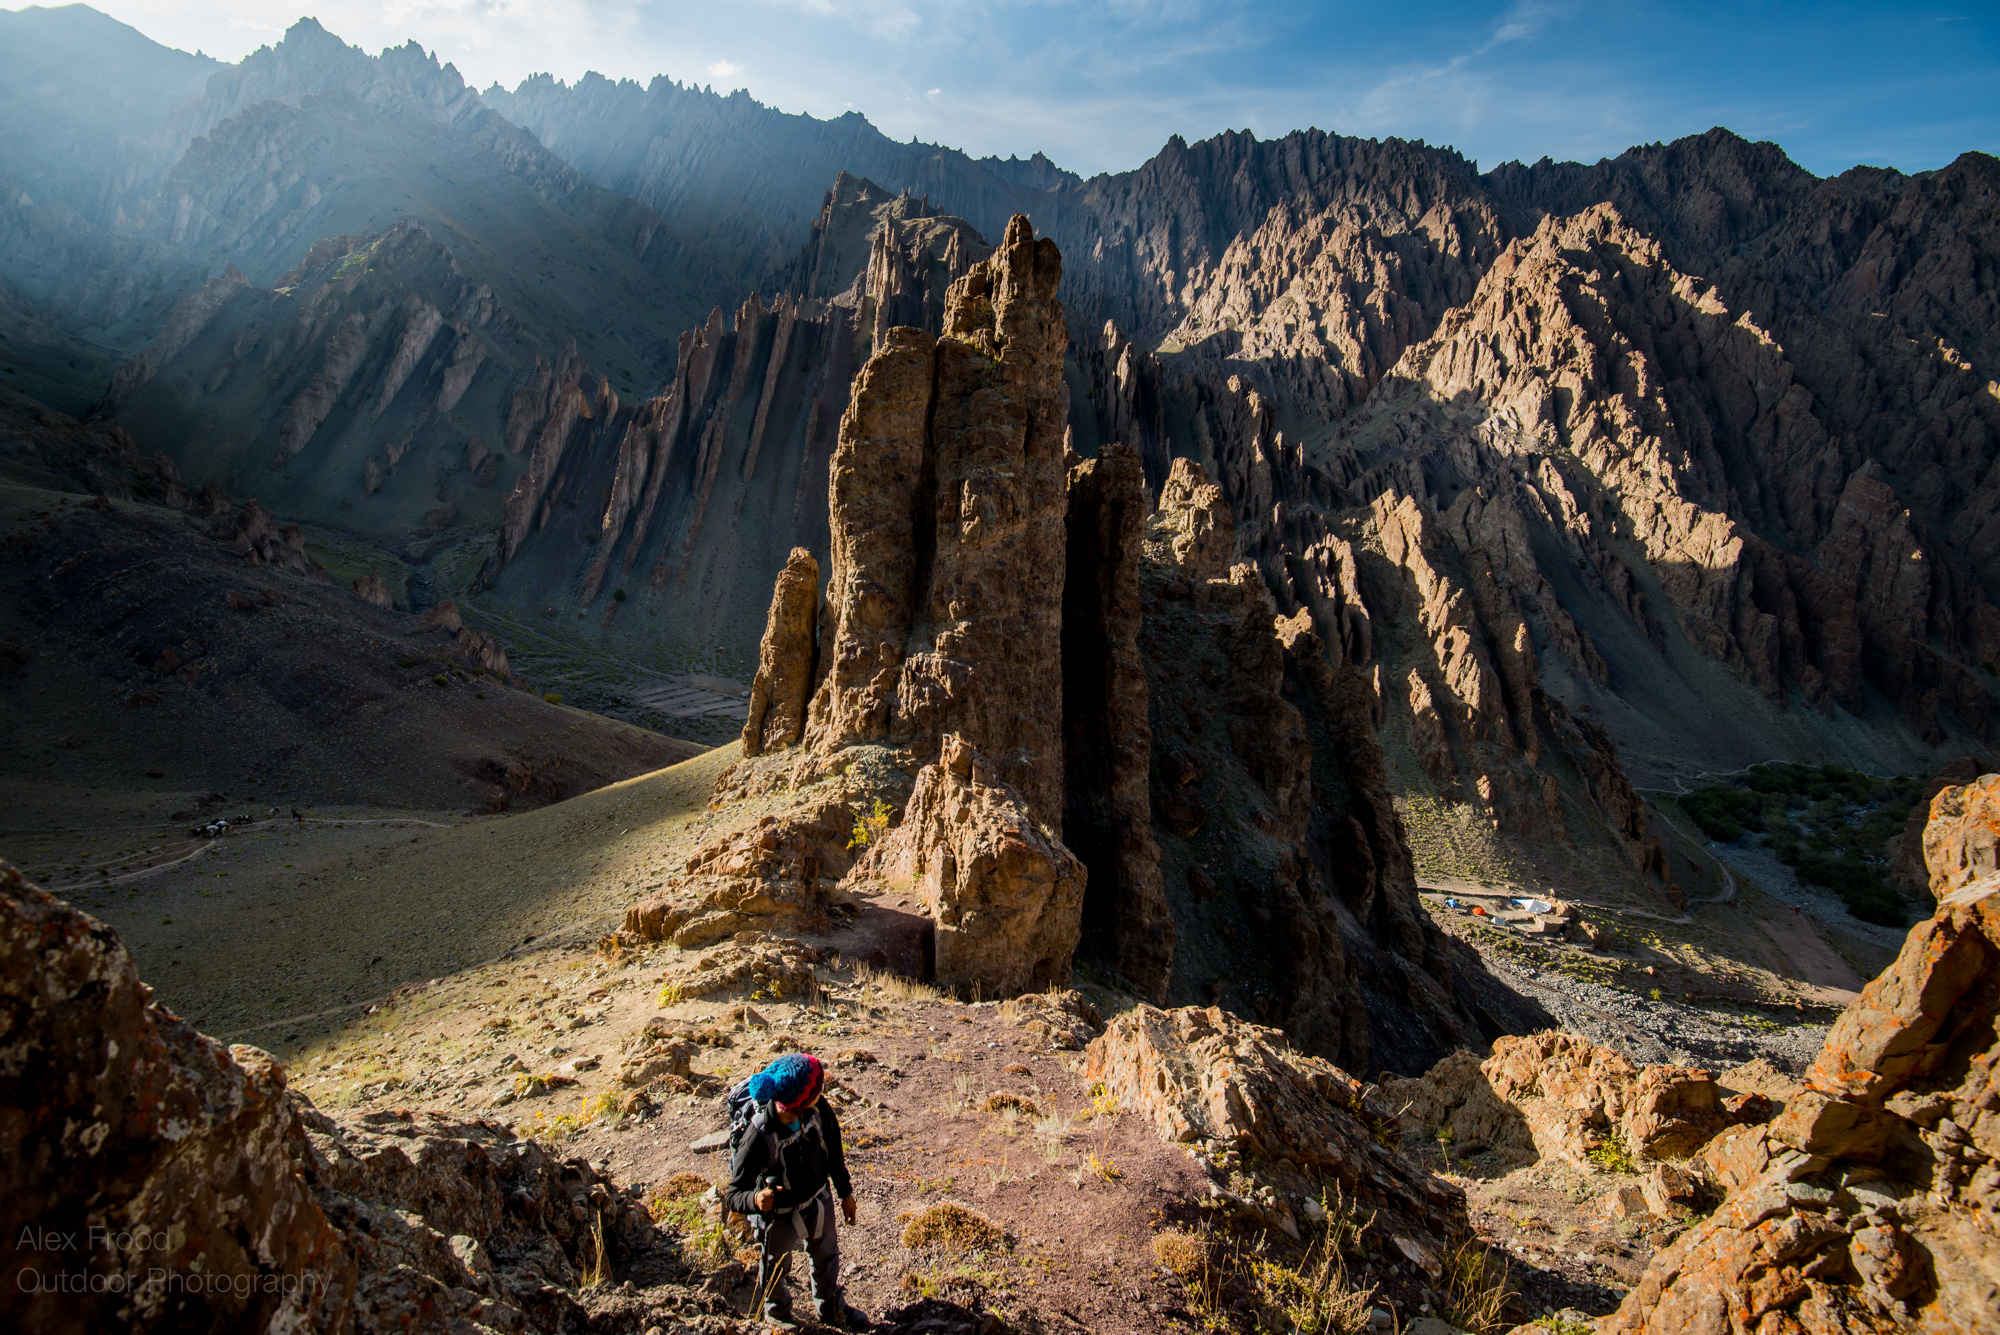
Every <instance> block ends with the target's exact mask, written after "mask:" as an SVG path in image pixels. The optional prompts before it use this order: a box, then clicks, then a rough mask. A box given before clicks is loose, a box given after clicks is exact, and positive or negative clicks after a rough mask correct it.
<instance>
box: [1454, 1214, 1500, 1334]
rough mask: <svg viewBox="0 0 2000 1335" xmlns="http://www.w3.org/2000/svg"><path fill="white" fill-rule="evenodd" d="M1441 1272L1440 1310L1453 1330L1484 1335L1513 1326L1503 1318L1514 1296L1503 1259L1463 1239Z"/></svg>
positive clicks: (1481, 1244)
mask: <svg viewBox="0 0 2000 1335" xmlns="http://www.w3.org/2000/svg"><path fill="white" fill-rule="evenodd" d="M1444 1270H1445V1275H1444V1307H1445V1311H1446V1312H1448V1313H1449V1314H1450V1316H1451V1323H1452V1324H1453V1325H1454V1326H1457V1327H1459V1328H1460V1329H1462V1330H1466V1331H1470V1332H1471V1335H1487V1333H1488V1332H1490V1331H1501V1330H1506V1329H1508V1328H1509V1326H1511V1325H1512V1324H1513V1323H1511V1322H1510V1321H1508V1320H1507V1319H1506V1317H1505V1316H1504V1315H1503V1313H1505V1312H1506V1310H1507V1306H1508V1300H1509V1299H1510V1298H1512V1297H1513V1293H1514V1289H1513V1285H1512V1284H1511V1283H1510V1282H1509V1280H1510V1277H1509V1273H1508V1272H1509V1266H1508V1263H1507V1261H1506V1259H1505V1258H1504V1256H1496V1255H1495V1254H1494V1253H1493V1252H1492V1251H1491V1250H1490V1249H1488V1248H1487V1247H1486V1245H1485V1244H1484V1243H1481V1242H1480V1241H1479V1240H1478V1239H1477V1238H1467V1239H1465V1240H1464V1241H1463V1242H1461V1243H1459V1245H1458V1249H1457V1250H1456V1251H1454V1252H1453V1253H1452V1254H1451V1257H1450V1259H1449V1260H1447V1261H1446V1262H1445V1266H1444Z"/></svg>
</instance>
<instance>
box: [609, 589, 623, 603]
mask: <svg viewBox="0 0 2000 1335" xmlns="http://www.w3.org/2000/svg"><path fill="white" fill-rule="evenodd" d="M611 601H612V602H614V603H622V602H624V601H625V590H623V589H620V590H618V592H616V593H614V594H612V595H611Z"/></svg>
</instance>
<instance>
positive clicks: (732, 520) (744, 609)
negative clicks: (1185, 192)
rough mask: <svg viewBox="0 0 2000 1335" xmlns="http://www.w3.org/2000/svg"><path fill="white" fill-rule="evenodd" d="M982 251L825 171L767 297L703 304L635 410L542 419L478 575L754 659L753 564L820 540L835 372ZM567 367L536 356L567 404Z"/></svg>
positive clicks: (949, 229)
mask: <svg viewBox="0 0 2000 1335" xmlns="http://www.w3.org/2000/svg"><path fill="white" fill-rule="evenodd" d="M989 249H990V248H989V247H988V246H987V245H986V244H985V242H984V241H983V240H982V239H981V238H980V236H979V235H978V233H976V232H974V231H973V230H972V228H971V227H970V226H968V225H967V224H966V223H965V222H964V221H963V220H961V219H957V218H951V217H944V216H940V215H938V214H937V213H936V212H935V211H934V210H932V209H928V208H926V207H925V206H924V205H923V203H922V202H921V201H919V200H915V199H912V198H910V197H909V196H907V195H891V194H890V193H889V192H887V191H885V190H882V189H879V188H878V187H876V186H875V185H874V184H873V183H871V182H869V181H866V180H858V179H856V178H853V177H849V176H845V175H843V176H842V177H841V178H840V179H839V180H838V181H836V183H835V187H834V190H833V191H832V192H831V194H830V196H829V199H828V202H827V204H826V206H825V208H824V209H823V210H822V211H821V213H820V216H819V219H818V220H817V221H816V222H815V224H814V227H813V237H812V241H811V243H810V244H809V245H808V246H807V247H806V248H805V249H804V250H803V251H801V252H800V253H799V254H798V255H797V256H796V257H795V259H794V262H793V264H792V265H791V266H790V267H789V269H788V271H787V274H786V276H785V280H784V286H783V287H782V288H781V289H780V290H779V291H778V293H777V294H776V295H775V296H774V297H773V298H772V300H771V301H770V303H769V304H768V305H767V304H766V303H765V302H764V301H763V300H762V299H761V298H759V297H757V296H755V295H753V296H751V297H750V298H749V299H748V300H747V301H745V302H744V303H743V305H742V307H741V308H740V309H739V310H738V311H737V312H736V313H735V315H734V317H733V318H732V317H731V316H730V315H729V314H728V313H727V312H726V311H725V310H724V309H723V308H721V307H717V308H716V309H715V310H713V311H711V312H710V314H709V317H708V320H707V321H706V322H705V323H704V324H703V325H702V326H701V327H699V328H696V329H692V330H689V331H688V332H686V333H684V334H682V335H681V340H680V351H679V358H678V363H677V369H676V371H675V373H674V378H673V380H672V381H671V382H670V384H669V385H668V386H667V387H666V388H665V389H664V390H663V391H662V392H661V393H660V394H658V395H657V396H655V397H653V398H651V399H648V400H646V401H644V402H642V403H640V404H638V405H637V406H636V408H634V409H632V410H630V411H623V410H621V411H619V412H618V413H617V414H615V415H613V416H609V417H606V416H604V415H601V414H600V415H599V416H598V417H596V418H592V419H585V418H583V417H581V416H578V417H575V418H574V419H567V420H566V419H563V418H560V417H552V419H551V421H552V426H551V429H548V430H544V431H543V432H542V433H541V434H539V435H538V436H537V437H536V439H535V441H534V443H533V445H532V449H531V451H530V463H529V467H528V470H527V471H526V472H525V473H524V474H523V475H522V477H521V479H520V481H519V482H517V483H516V484H515V487H514V489H513V491H512V492H511V493H510V494H509V496H508V499H507V510H506V517H505V520H504V522H503V524H502V527H501V532H500V537H499V545H498V548H497V550H496V552H495V554H494V557H493V559H492V560H491V561H490V562H489V563H488V565H487V567H486V569H485V571H484V572H483V573H482V576H481V578H482V581H483V582H485V583H487V584H489V585H490V586H491V587H492V590H493V596H495V597H497V598H499V599H502V600H504V601H507V602H512V603H518V604H522V605H524V606H526V607H528V608H530V609H531V610H540V609H541V608H543V607H546V606H560V607H561V608H563V609H564V610H565V611H567V610H568V609H570V608H571V607H574V608H576V609H577V610H578V611H579V612H584V611H588V612H590V613H592V614H593V615H596V616H597V617H598V629H599V630H600V631H602V632H606V633H609V634H612V635H614V636H616V637H618V638H620V639H624V640H627V641H633V640H636V641H638V642H640V643H644V644H648V645H650V646H652V647H655V648H658V649H661V650H663V651H665V652H668V653H670V654H674V655H688V654H695V653H701V652H705V651H707V652H714V651H719V652H720V653H721V654H722V656H723V660H724V661H725V662H727V663H730V664H738V665H740V664H744V663H747V662H751V661H754V659H755V656H756V645H757V637H758V635H759V634H760V633H761V632H762V630H763V617H764V611H765V607H766V605H767V604H768V602H769V598H770V590H771V580H772V577H773V575H774V574H775V572H776V571H777V570H778V569H779V568H780V567H782V566H783V565H784V562H785V558H786V555H787V554H788V553H789V552H790V551H791V549H792V548H793V547H794V546H806V547H810V548H813V549H815V550H820V551H823V550H825V547H826V543H827V539H828V530H827V464H828V460H829V459H830V458H831V456H832V453H833V446H834V438H835V434H836V432H837V430H838V427H839V423H840V418H841V414H842V413H843V412H844V411H845V410H846V407H847V395H848V386H849V382H850V381H851V380H852V378H853V376H854V373H855V372H856V371H857V370H859V369H860V367H861V364H862V363H863V362H864V361H866V360H867V357H868V354H869V351H870V349H871V347H872V345H873V344H874V343H875V342H876V341H877V340H879V339H880V338H881V337H882V335H883V333H884V332H885V331H886V330H887V329H888V328H889V327H890V326H891V325H897V324H910V325H918V326H922V327H927V328H936V327H937V326H938V324H939V322H940V321H941V320H942V318H943V314H944V292H945V288H946V287H947V286H948V285H949V284H950V282H951V280H952V279H954V278H956V277H958V276H959V275H960V274H962V273H964V272H965V270H966V269H967V268H969V267H970V266H971V265H972V264H973V263H974V262H975V261H977V260H979V259H981V258H983V257H984V256H985V255H986V253H987V251H988V250H989ZM573 374H574V373H573V371H572V370H571V368H569V367H568V366H567V365H566V364H558V365H556V366H554V367H553V368H551V376H550V379H549V382H548V387H547V391H546V392H547V393H548V394H549V396H550V398H551V400H552V401H561V402H579V401H581V399H580V396H581V386H575V385H571V384H570V383H569V381H568V380H567V379H566V377H570V376H572V375H573ZM557 424H560V427H561V429H555V428H556V425H557Z"/></svg>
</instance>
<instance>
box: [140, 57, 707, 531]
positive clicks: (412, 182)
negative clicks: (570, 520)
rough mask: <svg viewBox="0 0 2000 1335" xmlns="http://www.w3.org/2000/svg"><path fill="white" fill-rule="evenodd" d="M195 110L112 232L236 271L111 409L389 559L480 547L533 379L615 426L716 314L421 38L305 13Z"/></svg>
mask: <svg viewBox="0 0 2000 1335" xmlns="http://www.w3.org/2000/svg"><path fill="white" fill-rule="evenodd" d="M178 120H179V122H180V123H182V124H184V125H185V126H186V127H188V128H189V129H190V130H205V133H203V134H202V135H201V136H200V137H197V138H195V139H193V140H192V142H191V143H190V144H189V147H188V150H187V152H186V154H185V155H184V156H183V157H182V158H181V160H180V161H179V162H178V163H177V164H176V165H175V166H174V168H173V170H172V171H171V172H170V173H169V174H168V176H167V178H166V180H165V182H164V183H163V185H162V188H161V190H160V192H159V194H158V196H157V198H156V200H155V203H154V207H153V208H152V209H151V210H150V211H149V212H148V213H147V214H146V216H145V217H144V218H143V219H142V220H141V222H140V232H139V235H138V236H137V237H136V238H133V239H131V240H126V239H125V238H122V237H120V238H113V239H114V240H117V241H120V242H121V243H123V244H127V245H147V244H151V245H152V246H153V247H155V249H156V250H157V251H158V252H159V253H161V254H164V255H168V256H185V257H190V259H191V260H192V262H194V263H197V264H198V265H199V266H201V267H202V268H204V269H207V270H208V271H209V272H214V271H215V270H216V269H217V268H220V269H221V270H222V273H221V274H220V275H219V276H218V277H216V278H214V279H212V280H211V281H209V282H208V283H207V284H205V285H204V286H203V287H201V288H199V289H196V290H194V291H192V292H189V293H187V294H186V295H185V296H184V297H183V298H182V300H181V301H180V302H179V304H178V305H177V306H176V307H175V308H174V310H173V312H172V314H171V316H170V317H169V318H167V319H165V320H164V321H163V322H162V323H161V325H160V326H159V333H158V335H157V337H156V338H154V340H153V341H152V343H151V344H150V346H148V347H147V348H146V349H145V350H144V351H143V352H142V353H141V354H140V355H139V356H137V357H135V358H134V359H132V361H131V362H129V363H128V364H127V365H126V366H125V367H123V368H122V369H121V370H120V372H119V374H118V376H117V378H116V380H115V382H114V384H113V386H112V391H111V394H110V397H109V399H108V402H107V406H108V407H109V408H110V409H112V410H113V411H115V414H116V418H117V420H118V421H120V422H121V423H123V424H125V425H126V426H127V427H128V428H129V429H131V430H132V431H133V432H134V434H135V435H136V436H137V438H138V439H139V440H140V442H141V443H142V444H143V445H145V446H147V447H148V448H162V449H166V450H167V451H168V452H169V453H170V454H172V455H173V456H174V457H175V458H176V459H177V461H178V462H179V464H180V465H181V467H182V468H183V469H185V470H186V471H187V472H188V474H189V475H190V476H191V477H194V478H196V479H198V480H204V481H205V480H209V479H214V480H216V481H218V482H220V483H221V484H222V485H223V486H224V487H225V488H227V489H230V490H232V491H234V492H236V493H238V494H245V493H249V494H257V495H259V496H261V497H263V498H265V499H266V500H267V501H268V502H269V503H270V504H272V505H274V506H277V507H279V508H280V510H281V511H282V512H284V513H287V514H289V515H293V516H296V517H300V518H311V519H317V520H320V521H322V522H329V521H330V522H338V523H339V524H340V525H341V526H342V527H344V528H347V529H350V530H352V531H355V532H358V533H360V534H362V535H365V536H366V537H368V538H369V539H370V540H372V541H375V542H377V543H381V544H383V545H387V546H392V547H398V546H401V545H402V544H404V543H406V542H414V543H416V544H418V546H419V547H420V548H422V549H424V550H426V551H431V552H434V551H435V549H437V547H438V546H439V543H440V540H439V539H436V538H434V537H433V536H432V535H434V534H435V533H437V532H438V531H439V530H440V529H443V528H448V527H449V528H453V531H454V533H456V534H458V535H459V536H464V537H467V538H470V539H472V540H474V541H475V542H476V541H478V540H480V539H481V538H482V537H483V536H484V535H490V534H492V533H493V532H494V531H495V530H497V529H498V528H499V526H500V521H501V518H502V512H503V502H504V498H505V497H506V496H507V494H508V492H509V489H510V487H511V486H512V485H513V483H514V481H515V476H516V474H517V473H518V472H519V471H520V470H521V469H522V468H524V467H526V466H527V465H528V461H527V460H521V459H518V458H517V456H519V455H520V454H521V453H522V452H523V451H525V450H527V449H528V448H529V446H530V444H531V443H532V442H533V441H534V440H535V439H536V438H537V436H538V434H539V433H541V432H542V431H543V430H544V429H545V428H546V427H547V425H548V423H549V420H550V418H551V416H552V415H557V414H558V413H559V405H558V404H557V403H556V402H555V401H553V400H550V399H549V398H548V397H547V396H546V395H538V394H536V393H535V392H533V391H532V388H531V382H532V381H533V378H534V376H535V374H536V368H537V367H538V366H541V367H544V368H546V367H549V366H553V365H555V364H556V363H558V362H559V361H564V359H567V361H566V362H564V364H565V365H567V366H570V367H571V368H572V371H573V374H574V375H576V376H581V377H582V378H583V380H584V381H586V382H588V383H589V384H590V385H591V386H592V388H591V390H590V394H591V395H592V396H593V400H594V401H595V402H597V403H598V407H596V408H594V409H587V410H585V411H584V413H583V414H582V415H583V416H584V417H587V418H589V419H590V420H593V421H598V422H603V421H605V420H606V419H607V417H608V416H615V415H616V413H617V411H618V402H619V400H618V395H620V394H622V395H624V396H625V398H626V400H627V401H630V400H636V399H637V398H639V397H640V396H641V395H642V394H643V393H644V392H645V391H646V390H647V389H648V388H649V387H651V386H652V385H653V384H654V383H656V381H657V379H658V378H659V377H661V376H663V375H665V374H666V373H668V372H669V371H670V370H671V368H672V365H673V361H672V359H673V349H674V339H675V337H676V335H678V333H679V332H680V330H681V329H683V328H686V327H687V326H688V325H691V324H694V323H696V322H697V321H698V320H699V318H700V313H701V311H702V310H703V309H705V305H704V304H703V301H705V298H706V295H707V294H705V293H704V294H700V297H699V298H698V296H697V289H696V288H695V287H694V286H693V285H692V284H691V283H690V282H689V281H688V280H687V279H686V277H685V275H684V273H683V271H682V270H683V264H682V261H683V259H684V257H685V250H684V248H683V247H681V246H680V244H679V243H678V241H677V240H676V239H675V237H674V235H673V233H672V230H671V229H669V228H666V227H663V226H662V225H661V223H660V220H659V219H658V217H657V216H656V215H654V214H653V213H652V212H651V211H650V210H648V209H645V208H644V207H642V206H640V205H638V204H636V203H634V202H632V201H631V200H629V199H626V198H624V197H622V196H618V195H614V194H612V193H611V192H609V191H606V190H604V189H602V188H600V187H598V186H595V185H593V184H591V183H590V182H588V181H586V180H585V179H584V178H583V177H582V176H580V175H579V174H577V173H576V172H575V171H574V170H573V169H571V168H570V167H569V166H568V165H567V164H566V163H564V162H562V161H561V160H560V159H559V158H557V157H555V156H554V155H553V154H551V153H549V152H548V151H547V150H545V149H543V148H542V147H541V146H540V145H539V144H537V143H535V141H534V139H533V137H532V136H531V135H529V134H527V133H526V132H524V131H522V130H520V129H519V128H517V127H516V126H514V125H512V124H511V123H509V122H507V121H506V120H504V119H503V118H501V117H500V116H498V115H497V114H495V113H494V112H492V111H490V110H488V109H487V108H485V107H484V106H482V105H480V103H479V101H478V99H477V98H476V97H474V96H473V95H472V94H471V93H469V92H467V91H466V90H465V88H464V87H463V85H462V84H461V83H460V82H459V80H458V77H457V74H456V72H455V71H453V70H451V69H450V68H449V67H442V68H441V67H439V66H438V64H437V63H436V62H435V60H433V59H431V58H430V57H428V56H425V55H424V54H423V53H422V52H421V51H419V50H417V49H416V48H415V47H414V46H412V47H406V48H401V49H397V50H392V51H389V52H385V53H384V54H383V56H381V57H379V58H376V57H369V56H365V55H363V54H361V53H360V52H358V51H355V50H353V49H352V48H349V47H347V46H344V45H343V44H341V43H340V42H338V41H337V40H336V39H334V38H332V37H330V36H329V35H327V34H326V33H325V32H324V30H322V29H320V28H319V26H318V25H317V24H314V23H312V22H311V21H310V20H305V21H301V22H300V23H299V24H297V25H295V26H294V27H293V29H292V30H291V31H290V32H289V33H288V34H287V36H286V39H285V41H284V42H282V43H280V44H279V45H278V46H277V47H275V48H265V49H263V50H260V51H258V52H257V53H255V54H253V55H252V56H251V57H250V58H249V59H247V60H246V61H245V62H244V63H243V64H242V65H241V66H239V67H234V68H231V69H229V70H227V71H225V72H223V73H222V74H219V75H217V76H216V78H215V79H213V80H212V81H211V83H210V86H209V89H208V91H207V93H206V94H205V95H204V96H203V97H201V98H198V99H195V100H193V101H191V102H189V103H187V104H186V105H185V106H184V107H183V108H182V109H181V111H180V112H179V113H178ZM570 420H573V415H572V417H570V418H566V419H565V426H567V424H568V421H570ZM454 526H455V527H454ZM482 558H483V553H475V554H474V555H472V557H471V558H470V561H471V565H472V566H473V567H474V568H476V566H477V564H478V561H479V560H480V559H482Z"/></svg>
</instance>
